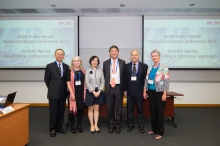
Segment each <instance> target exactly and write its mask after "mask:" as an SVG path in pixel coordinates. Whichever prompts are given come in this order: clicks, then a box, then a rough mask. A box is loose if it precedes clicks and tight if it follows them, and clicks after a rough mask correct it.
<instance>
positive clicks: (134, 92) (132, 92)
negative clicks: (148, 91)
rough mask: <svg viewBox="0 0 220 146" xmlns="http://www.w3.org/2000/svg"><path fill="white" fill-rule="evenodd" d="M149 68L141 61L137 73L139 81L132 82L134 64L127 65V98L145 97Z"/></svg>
mask: <svg viewBox="0 0 220 146" xmlns="http://www.w3.org/2000/svg"><path fill="white" fill-rule="evenodd" d="M147 68H148V66H147V65H146V64H144V63H142V62H140V61H139V67H138V72H137V75H136V76H137V80H136V81H131V76H132V62H130V63H128V64H126V65H125V75H124V77H125V81H124V84H125V88H124V89H125V91H127V96H135V97H143V89H144V82H145V79H146V74H147Z"/></svg>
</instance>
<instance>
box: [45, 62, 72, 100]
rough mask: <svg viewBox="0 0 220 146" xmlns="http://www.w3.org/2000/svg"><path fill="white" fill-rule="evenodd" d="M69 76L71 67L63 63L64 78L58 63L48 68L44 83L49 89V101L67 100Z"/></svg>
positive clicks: (53, 63) (49, 65)
mask: <svg viewBox="0 0 220 146" xmlns="http://www.w3.org/2000/svg"><path fill="white" fill-rule="evenodd" d="M68 75H69V66H68V65H67V64H65V63H63V76H62V77H61V74H60V71H59V68H58V66H57V63H56V62H52V63H50V64H48V65H47V66H46V69H45V74H44V82H45V83H46V85H47V87H48V92H47V98H48V99H65V98H66V97H67V83H66V82H67V76H68Z"/></svg>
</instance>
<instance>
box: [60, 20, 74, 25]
mask: <svg viewBox="0 0 220 146" xmlns="http://www.w3.org/2000/svg"><path fill="white" fill-rule="evenodd" d="M58 25H59V26H71V25H72V22H71V21H59V22H58Z"/></svg>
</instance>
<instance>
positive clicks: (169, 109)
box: [134, 92, 184, 128]
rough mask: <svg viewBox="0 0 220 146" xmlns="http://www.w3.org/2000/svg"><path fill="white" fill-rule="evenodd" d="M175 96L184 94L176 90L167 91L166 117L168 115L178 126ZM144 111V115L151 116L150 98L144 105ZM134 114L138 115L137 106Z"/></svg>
mask: <svg viewBox="0 0 220 146" xmlns="http://www.w3.org/2000/svg"><path fill="white" fill-rule="evenodd" d="M175 96H184V95H183V94H180V93H176V92H167V100H166V107H165V110H164V117H167V120H168V121H170V122H171V123H173V125H174V127H175V128H177V125H176V123H175V121H174V116H175V114H174V98H175ZM143 113H144V117H150V108H149V102H148V99H147V100H146V101H144V105H143ZM134 116H135V117H137V116H138V113H137V109H136V106H135V108H134Z"/></svg>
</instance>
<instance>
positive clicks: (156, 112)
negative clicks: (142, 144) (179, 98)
mask: <svg viewBox="0 0 220 146" xmlns="http://www.w3.org/2000/svg"><path fill="white" fill-rule="evenodd" d="M148 95H149V97H148V100H149V107H150V114H151V130H152V131H154V133H156V134H157V135H161V136H163V133H164V110H165V106H166V101H162V95H163V92H156V91H155V90H148Z"/></svg>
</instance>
